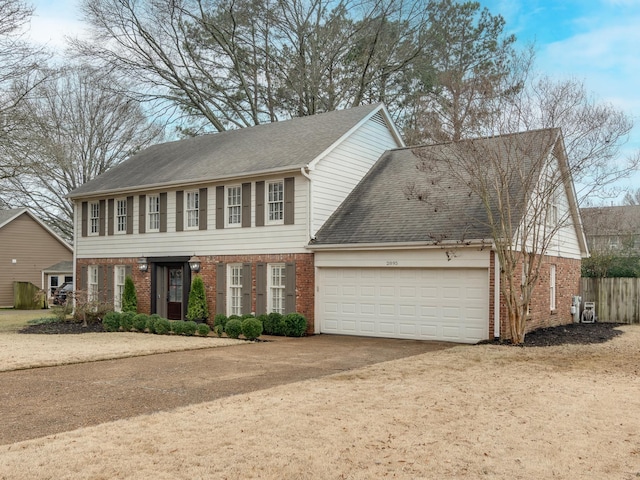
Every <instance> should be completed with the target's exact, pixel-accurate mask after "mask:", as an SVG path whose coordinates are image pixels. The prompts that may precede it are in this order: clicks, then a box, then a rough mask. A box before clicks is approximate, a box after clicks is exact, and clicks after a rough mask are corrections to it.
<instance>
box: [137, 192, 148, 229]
mask: <svg viewBox="0 0 640 480" xmlns="http://www.w3.org/2000/svg"><path fill="white" fill-rule="evenodd" d="M146 217H147V196H146V195H139V196H138V233H144V232H146V231H147V218H146Z"/></svg>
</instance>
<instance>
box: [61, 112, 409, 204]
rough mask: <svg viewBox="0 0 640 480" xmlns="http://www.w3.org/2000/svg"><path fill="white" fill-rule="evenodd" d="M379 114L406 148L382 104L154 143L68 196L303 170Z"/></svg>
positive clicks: (74, 196) (399, 142)
mask: <svg viewBox="0 0 640 480" xmlns="http://www.w3.org/2000/svg"><path fill="white" fill-rule="evenodd" d="M378 112H380V114H381V115H382V116H383V119H384V121H385V122H386V123H387V125H388V127H389V130H390V131H391V132H392V134H394V135H395V136H396V138H397V139H398V144H400V145H403V143H402V140H401V139H400V136H399V134H398V132H397V130H396V129H395V126H394V125H393V123H392V122H391V120H390V117H389V114H388V112H387V111H386V108H385V107H384V105H382V104H376V105H365V106H361V107H355V108H351V109H348V110H336V111H332V112H327V113H322V114H318V115H312V116H307V117H300V118H293V119H291V120H285V121H281V122H274V123H268V124H264V125H258V126H255V127H248V128H243V129H239V130H229V131H226V132H220V133H215V134H208V135H202V136H199V137H194V138H188V139H185V140H179V141H175V142H169V143H163V144H159V145H154V146H151V147H149V148H147V149H145V150H142V151H141V152H139V153H137V154H135V155H133V156H132V157H131V158H129V159H128V160H126V161H125V162H123V163H121V164H120V165H117V166H116V167H114V168H112V169H111V170H109V171H107V172H105V173H103V174H102V175H100V176H98V177H97V178H95V179H93V180H91V181H89V182H87V183H86V184H84V185H82V186H80V187H79V188H77V189H75V190H74V191H73V192H71V193H70V194H69V195H68V197H69V198H76V197H80V196H86V195H97V194H106V193H111V192H117V191H127V190H133V189H136V188H139V187H146V188H153V187H159V186H169V185H180V184H194V183H202V182H205V181H212V180H222V179H228V178H233V177H244V176H249V175H258V174H266V173H272V172H273V173H276V172H284V171H292V170H295V169H300V168H303V167H305V166H307V165H309V164H310V163H311V162H313V161H314V160H316V159H318V158H321V157H322V156H324V155H325V154H326V153H327V151H329V150H331V149H332V148H333V147H334V146H335V145H336V144H337V143H338V142H339V141H340V140H341V139H343V138H344V137H345V136H347V135H348V134H350V133H351V132H352V131H353V130H354V129H355V128H357V127H359V126H360V125H362V124H363V123H364V122H366V121H367V120H368V119H369V118H371V117H373V116H374V115H375V114H377V113H378Z"/></svg>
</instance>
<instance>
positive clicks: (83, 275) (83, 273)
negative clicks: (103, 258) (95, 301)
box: [79, 265, 89, 292]
mask: <svg viewBox="0 0 640 480" xmlns="http://www.w3.org/2000/svg"><path fill="white" fill-rule="evenodd" d="M88 270H89V269H88V267H87V266H86V265H83V266H82V267H80V288H79V290H84V291H85V292H86V291H88V290H89V271H88Z"/></svg>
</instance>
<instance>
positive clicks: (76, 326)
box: [20, 322, 622, 347]
mask: <svg viewBox="0 0 640 480" xmlns="http://www.w3.org/2000/svg"><path fill="white" fill-rule="evenodd" d="M620 325H622V324H620V323H571V324H568V325H561V326H559V327H550V328H541V329H539V330H535V331H533V332H531V333H528V334H527V335H526V336H525V339H524V345H522V346H523V347H550V346H554V345H567V344H582V345H586V344H589V343H604V342H606V341H608V340H611V339H612V338H614V337H616V336H618V335H621V334H622V332H621V331H620V330H615V328H616V327H618V326H620ZM95 332H104V329H103V328H102V324H101V323H93V324H89V325H87V326H86V327H83V326H82V323H79V322H58V323H46V324H42V325H29V326H27V327H25V328H23V329H22V330H20V333H39V334H50V335H55V334H81V333H95ZM483 343H494V344H509V343H504V342H501V341H493V342H492V341H490V342H483Z"/></svg>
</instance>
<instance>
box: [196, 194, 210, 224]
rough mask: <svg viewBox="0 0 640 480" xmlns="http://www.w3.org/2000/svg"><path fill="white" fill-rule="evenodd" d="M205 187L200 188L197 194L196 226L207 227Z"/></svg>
mask: <svg viewBox="0 0 640 480" xmlns="http://www.w3.org/2000/svg"><path fill="white" fill-rule="evenodd" d="M208 191H209V190H208V189H207V188H201V189H200V192H199V194H198V209H199V210H198V228H199V229H200V230H206V229H207V192H208Z"/></svg>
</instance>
